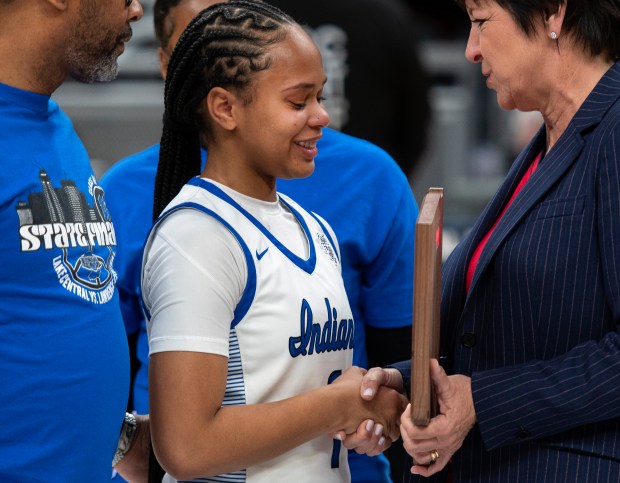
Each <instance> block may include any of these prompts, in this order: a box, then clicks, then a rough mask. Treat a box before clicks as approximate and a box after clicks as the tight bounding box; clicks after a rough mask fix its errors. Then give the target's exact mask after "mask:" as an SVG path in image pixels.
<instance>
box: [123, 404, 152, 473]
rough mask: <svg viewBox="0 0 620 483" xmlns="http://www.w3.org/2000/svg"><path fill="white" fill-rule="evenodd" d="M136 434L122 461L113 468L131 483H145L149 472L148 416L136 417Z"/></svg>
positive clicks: (149, 439) (149, 440) (149, 433)
mask: <svg viewBox="0 0 620 483" xmlns="http://www.w3.org/2000/svg"><path fill="white" fill-rule="evenodd" d="M136 423H137V426H136V434H135V435H134V437H133V440H132V442H131V445H130V446H129V449H128V450H127V453H126V454H125V456H124V457H123V459H122V460H121V461H120V462H119V463H118V464H117V465H116V466H115V467H114V469H115V470H116V471H118V473H119V474H120V475H121V476H122V477H123V478H124V479H125V480H127V481H129V482H131V483H146V482H147V479H148V471H149V451H150V447H151V431H150V426H149V417H148V416H140V415H138V416H136Z"/></svg>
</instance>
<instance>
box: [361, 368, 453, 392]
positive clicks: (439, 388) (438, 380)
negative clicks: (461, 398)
mask: <svg viewBox="0 0 620 483" xmlns="http://www.w3.org/2000/svg"><path fill="white" fill-rule="evenodd" d="M431 380H432V381H433V384H434V386H435V391H436V392H437V397H441V396H443V395H445V393H446V391H447V390H448V389H449V387H450V382H449V380H448V375H447V374H446V371H444V369H443V367H441V366H440V365H439V361H438V360H437V359H431ZM362 383H363V381H362Z"/></svg>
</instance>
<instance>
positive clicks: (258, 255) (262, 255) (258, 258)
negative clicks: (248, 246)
mask: <svg viewBox="0 0 620 483" xmlns="http://www.w3.org/2000/svg"><path fill="white" fill-rule="evenodd" d="M267 250H269V247H267V248H265V249H264V250H263V251H262V252H260V253H258V250H256V259H257V260H258V261H259V262H260V260H261V258H263V257H264V256H265V254H266V253H267Z"/></svg>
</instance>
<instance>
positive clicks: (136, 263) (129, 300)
mask: <svg viewBox="0 0 620 483" xmlns="http://www.w3.org/2000/svg"><path fill="white" fill-rule="evenodd" d="M214 3H217V1H213V0H180V1H179V0H157V1H156V3H155V7H154V12H155V14H154V15H155V33H156V36H157V39H158V41H159V43H160V52H159V56H160V63H161V72H162V76H164V77H165V75H166V68H167V62H168V59H169V57H170V54H171V53H172V48H173V47H174V45H175V44H176V42H177V40H178V39H179V37H180V35H181V33H182V32H183V30H184V28H185V26H186V25H187V24H188V23H189V22H190V21H191V19H192V18H193V17H194V16H195V15H196V14H197V13H198V12H200V11H201V10H202V9H203V8H206V7H207V6H209V5H212V4H214ZM318 148H319V155H318V156H317V158H316V159H315V166H316V167H315V171H314V174H313V175H312V176H310V177H309V178H306V179H296V180H279V181H278V191H280V192H282V193H284V194H289V195H290V196H291V197H292V198H293V199H295V200H296V201H297V202H299V203H300V204H301V205H302V206H304V208H306V209H308V210H309V211H314V212H316V213H317V214H319V215H321V216H322V217H324V218H326V219H327V220H328V221H329V223H330V224H331V226H332V227H333V229H334V231H335V232H336V236H337V237H338V243H339V244H340V250H341V253H342V267H343V278H344V282H345V287H346V290H347V295H348V297H349V302H350V304H351V308H352V311H353V315H354V319H355V322H356V327H355V350H354V356H353V364H354V365H358V366H362V367H369V366H380V365H385V364H389V363H391V362H396V361H398V360H401V359H402V358H409V357H410V356H411V320H412V304H413V240H414V238H413V237H414V226H415V221H416V219H417V215H418V207H417V204H416V202H415V199H414V197H413V194H412V192H411V188H410V186H409V183H408V180H407V178H406V177H405V175H404V174H403V172H402V170H401V169H399V167H398V165H397V164H396V163H395V161H394V160H393V159H392V158H391V157H390V156H389V155H388V154H387V153H386V152H385V151H383V150H382V149H380V148H378V147H377V146H375V145H373V144H371V143H369V142H367V141H363V140H361V139H357V138H354V137H351V136H348V135H345V134H342V133H340V132H338V131H335V130H332V129H325V130H324V131H323V138H322V139H321V141H320V142H319V143H318ZM205 156H206V155H205ZM158 159H159V145H155V146H152V147H150V148H148V149H146V150H145V151H142V152H140V153H138V154H135V155H133V156H130V157H128V158H126V159H124V160H121V161H119V162H118V163H116V164H115V165H114V166H113V167H112V168H111V169H110V170H109V171H108V172H107V173H106V174H105V176H104V177H103V179H102V180H101V185H102V186H103V188H104V190H105V192H106V200H107V203H108V207H109V210H110V212H111V214H112V216H113V217H114V219H115V220H117V222H116V234H117V240H118V245H119V247H118V251H117V259H116V263H115V266H116V267H117V271H118V275H119V280H118V289H119V294H120V298H121V308H122V312H123V318H124V320H125V326H126V329H127V333H128V334H129V335H130V338H131V339H132V340H133V339H137V352H136V355H137V359H138V361H139V367H138V369H137V375H136V377H135V380H134V384H133V401H134V407H135V409H136V410H137V412H138V413H146V412H147V411H148V342H147V335H146V326H145V321H144V318H143V314H142V309H141V305H140V303H141V302H140V271H141V262H142V249H143V245H144V241H145V239H146V235H147V233H148V231H149V229H150V227H151V219H152V209H153V190H154V182H155V173H156V170H157V163H158ZM349 462H350V467H351V475H352V481H353V482H354V483H361V482H373V483H387V482H389V481H391V480H390V467H389V464H388V461H387V459H386V458H385V456H384V455H380V456H378V457H374V458H370V457H368V456H366V455H358V454H357V453H355V452H350V453H349Z"/></svg>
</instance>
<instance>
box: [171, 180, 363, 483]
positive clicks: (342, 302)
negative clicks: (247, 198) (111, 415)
mask: <svg viewBox="0 0 620 483" xmlns="http://www.w3.org/2000/svg"><path fill="white" fill-rule="evenodd" d="M279 196H280V200H281V201H282V202H283V203H284V204H285V205H286V206H287V208H288V209H290V211H291V212H292V213H293V214H294V216H295V217H296V218H297V220H298V222H299V224H300V226H301V227H302V229H303V232H304V233H305V235H306V238H307V242H308V248H309V250H308V253H309V255H308V257H307V259H302V258H300V257H298V256H297V255H295V254H294V253H292V252H291V251H290V250H289V249H288V248H287V240H278V239H276V238H275V236H274V235H273V234H272V233H271V232H270V231H269V230H268V229H267V228H265V226H264V225H263V223H261V222H260V221H259V220H257V219H256V218H254V216H252V215H251V214H250V213H249V212H247V211H246V210H245V209H244V208H243V207H241V206H240V205H239V204H238V203H237V202H235V201H234V200H233V199H232V198H230V197H229V196H228V195H227V194H226V193H225V192H224V191H222V190H221V189H220V188H218V187H217V186H216V185H215V184H213V183H210V182H209V181H206V180H204V179H201V178H195V179H193V180H191V181H190V182H189V185H186V186H185V187H184V188H183V190H182V191H181V193H180V195H179V196H178V197H177V198H176V199H175V200H176V202H177V206H176V207H173V208H172V210H173V211H174V210H176V209H181V208H193V209H196V210H200V211H202V212H204V213H206V214H208V215H209V216H213V217H214V218H215V219H217V220H218V221H220V222H221V223H222V224H223V225H224V226H225V227H226V228H227V229H228V230H229V231H230V232H231V233H232V234H233V236H234V237H235V238H236V239H237V241H238V243H239V245H240V246H241V248H242V250H243V252H244V254H245V258H246V264H247V268H248V277H247V284H246V287H245V292H244V294H243V296H242V298H241V300H240V301H239V303H238V305H237V307H236V310H235V317H234V320H233V321H232V323H231V330H230V347H229V359H228V380H227V387H226V394H225V398H224V402H223V405H239V404H256V403H266V402H272V401H279V400H282V399H286V398H289V397H292V396H295V395H298V394H300V393H303V392H306V391H309V390H311V389H314V388H317V387H320V386H323V385H326V384H329V383H330V382H331V381H332V380H333V379H334V378H335V377H337V376H338V375H339V374H340V373H342V372H344V371H345V370H346V369H348V368H349V367H351V361H352V353H353V336H354V322H353V315H352V313H351V309H350V307H349V302H348V300H347V296H346V292H345V288H344V283H343V281H342V274H341V266H340V260H339V253H338V252H337V249H336V246H337V245H336V243H335V242H334V241H333V240H332V237H331V235H330V232H329V231H328V230H327V229H326V228H325V226H324V223H325V222H324V221H323V220H321V219H320V218H318V217H316V216H314V215H312V214H309V213H308V212H306V211H305V210H304V209H303V208H301V207H300V206H299V205H297V204H296V203H295V202H294V201H292V200H291V199H289V198H287V197H286V196H284V195H279ZM308 417H312V415H311V414H309V415H308ZM282 424H289V422H288V421H282ZM168 481H169V480H168ZM196 481H217V482H221V481H226V482H247V483H277V482H295V483H302V482H310V481H312V482H314V481H316V482H319V481H320V482H322V483H323V482H324V483H328V482H343V481H344V482H348V481H350V476H349V469H348V463H347V451H346V449H344V448H342V447H340V443H339V442H338V441H334V440H333V439H331V438H330V437H329V436H328V435H324V436H322V437H320V438H317V439H315V440H312V441H310V442H308V443H306V444H303V445H301V446H299V447H297V448H294V449H293V450H291V451H289V452H287V453H285V454H283V455H281V456H279V457H277V458H274V459H272V460H269V461H267V462H265V463H262V464H259V465H256V466H253V467H249V468H247V469H245V470H243V471H239V472H236V473H233V474H229V475H222V476H220V477H215V478H205V479H200V480H196Z"/></svg>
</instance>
